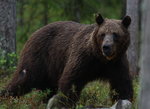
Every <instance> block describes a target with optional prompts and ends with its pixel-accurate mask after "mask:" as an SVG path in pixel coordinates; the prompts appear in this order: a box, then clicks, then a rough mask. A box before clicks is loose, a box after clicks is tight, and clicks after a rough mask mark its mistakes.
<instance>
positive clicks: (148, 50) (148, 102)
mask: <svg viewBox="0 0 150 109" xmlns="http://www.w3.org/2000/svg"><path fill="white" fill-rule="evenodd" d="M149 4H150V0H143V5H142V8H143V11H142V15H143V16H142V24H143V25H142V50H141V92H140V105H139V109H149V108H150V21H149V18H150V6H149Z"/></svg>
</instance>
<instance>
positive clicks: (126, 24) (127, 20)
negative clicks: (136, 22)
mask: <svg viewBox="0 0 150 109" xmlns="http://www.w3.org/2000/svg"><path fill="white" fill-rule="evenodd" d="M122 24H123V26H124V27H126V28H128V27H129V25H130V24H131V18H130V16H125V17H124V18H123V20H122Z"/></svg>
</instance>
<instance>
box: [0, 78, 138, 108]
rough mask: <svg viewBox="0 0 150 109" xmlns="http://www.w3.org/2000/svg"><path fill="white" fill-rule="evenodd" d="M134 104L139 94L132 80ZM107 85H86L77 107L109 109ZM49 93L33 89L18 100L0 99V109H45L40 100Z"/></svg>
mask: <svg viewBox="0 0 150 109" xmlns="http://www.w3.org/2000/svg"><path fill="white" fill-rule="evenodd" d="M10 78H11V75H8V76H5V77H3V78H1V79H0V90H1V89H3V87H4V86H5V85H6V84H7V83H8V81H9V80H10ZM133 85H134V102H133V108H132V109H137V96H138V92H139V81H138V79H137V78H136V79H134V82H133ZM109 91H110V90H109V84H108V83H104V82H99V81H94V82H91V83H89V84H88V85H86V87H85V88H84V89H83V91H82V93H81V97H80V100H79V101H78V103H77V107H78V108H80V107H83V106H85V105H91V104H92V105H94V106H103V107H110V106H111V105H112V103H111V100H110V97H109ZM49 92H50V91H49V90H47V91H45V92H41V91H39V90H36V89H33V91H32V92H31V93H28V94H26V95H24V96H22V97H20V98H13V97H9V98H0V109H45V108H46V105H47V104H46V103H43V101H42V99H43V98H44V97H46V96H47V94H48V93H49Z"/></svg>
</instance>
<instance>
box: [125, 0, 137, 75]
mask: <svg viewBox="0 0 150 109" xmlns="http://www.w3.org/2000/svg"><path fill="white" fill-rule="evenodd" d="M126 9H127V10H126V15H129V16H130V17H131V19H132V22H131V25H130V28H129V31H130V35H131V43H130V46H129V49H128V51H127V55H128V60H129V65H130V72H131V75H132V76H135V75H137V74H138V54H139V52H138V50H139V49H138V34H139V0H127V7H126Z"/></svg>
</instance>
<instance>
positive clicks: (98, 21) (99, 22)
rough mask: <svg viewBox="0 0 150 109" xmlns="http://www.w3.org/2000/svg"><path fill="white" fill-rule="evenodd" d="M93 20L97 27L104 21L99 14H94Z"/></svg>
mask: <svg viewBox="0 0 150 109" xmlns="http://www.w3.org/2000/svg"><path fill="white" fill-rule="evenodd" d="M95 20H96V23H97V24H98V25H101V24H102V23H103V22H104V19H103V17H102V16H101V14H96V16H95Z"/></svg>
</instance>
